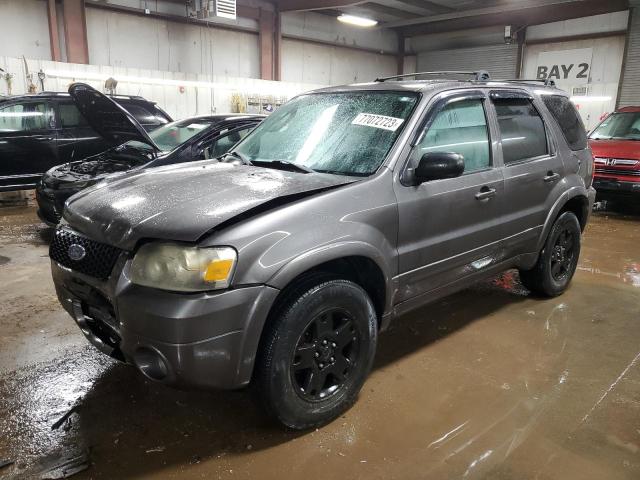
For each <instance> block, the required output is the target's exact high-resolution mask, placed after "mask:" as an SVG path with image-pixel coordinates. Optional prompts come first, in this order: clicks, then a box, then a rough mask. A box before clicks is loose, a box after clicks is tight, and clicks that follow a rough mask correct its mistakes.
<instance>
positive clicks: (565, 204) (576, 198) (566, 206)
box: [537, 187, 589, 251]
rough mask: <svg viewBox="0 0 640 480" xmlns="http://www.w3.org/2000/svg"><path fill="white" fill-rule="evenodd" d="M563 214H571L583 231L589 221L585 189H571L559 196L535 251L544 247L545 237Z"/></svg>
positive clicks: (587, 196) (548, 216)
mask: <svg viewBox="0 0 640 480" xmlns="http://www.w3.org/2000/svg"><path fill="white" fill-rule="evenodd" d="M564 212H572V213H574V214H575V216H576V217H577V218H578V222H579V223H580V229H581V230H582V231H584V229H585V227H586V226H587V220H588V219H589V195H588V192H587V190H586V189H585V188H582V187H573V188H570V189H569V190H567V191H566V192H564V193H563V194H562V196H560V198H559V199H558V200H556V203H555V204H554V205H553V207H552V208H551V210H550V211H549V213H548V215H547V218H546V220H545V223H544V228H543V229H542V234H541V235H540V238H539V239H538V245H537V250H538V251H540V250H541V249H542V247H543V245H544V242H545V240H546V239H547V235H549V232H550V231H551V227H552V226H553V224H554V222H555V221H556V219H557V218H558V217H559V216H560V215H561V214H562V213H564Z"/></svg>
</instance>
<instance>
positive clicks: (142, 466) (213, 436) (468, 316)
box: [0, 208, 640, 480]
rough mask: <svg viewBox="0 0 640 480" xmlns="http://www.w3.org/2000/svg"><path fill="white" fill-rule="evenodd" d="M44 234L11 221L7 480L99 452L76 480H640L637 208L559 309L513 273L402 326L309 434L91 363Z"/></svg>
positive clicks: (6, 264) (4, 224) (2, 447)
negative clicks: (353, 395) (52, 272)
mask: <svg viewBox="0 0 640 480" xmlns="http://www.w3.org/2000/svg"><path fill="white" fill-rule="evenodd" d="M48 235H50V233H48V231H47V230H46V229H45V228H44V227H43V226H42V225H41V224H39V223H38V221H37V219H36V216H35V212H34V210H33V209H29V208H14V209H1V210H0V285H2V290H1V294H0V295H1V297H0V300H1V302H2V303H1V304H0V305H1V307H0V329H1V331H2V335H1V337H0V463H1V461H2V460H3V459H8V460H13V461H15V463H14V464H13V465H10V466H8V467H5V468H2V469H0V476H2V474H4V475H6V476H7V477H8V478H32V477H34V476H36V478H40V476H41V475H40V473H39V472H42V471H44V470H47V469H50V468H51V467H55V466H57V465H58V464H59V463H60V462H61V461H64V460H67V459H69V458H72V457H77V456H81V457H82V455H88V459H89V460H88V461H89V464H90V466H89V468H88V469H87V470H86V471H84V472H82V473H79V474H78V475H77V477H75V478H109V479H111V478H214V479H215V478H223V479H226V478H260V479H280V478H302V477H304V478H307V479H313V478H321V477H322V478H330V479H331V478H367V479H375V478H380V479H393V478H398V479H413V478H416V479H417V478H420V479H431V478H433V479H442V478H463V477H464V478H490V479H513V480H516V479H517V480H523V479H563V480H566V479H574V478H575V479H581V480H584V479H598V480H602V479H624V478H629V479H638V478H640V353H639V352H640V343H639V342H638V339H639V338H640V321H639V320H640V215H638V214H635V215H633V214H616V213H609V212H599V213H596V214H594V216H593V218H592V221H591V224H590V225H589V227H588V229H587V232H586V234H585V237H584V245H583V251H582V255H581V261H580V266H579V271H578V273H577V274H576V277H575V278H574V281H573V284H572V287H571V288H570V290H569V291H568V292H567V293H566V294H565V295H563V296H562V297H560V298H555V299H552V300H540V299H536V298H531V297H529V296H528V293H527V291H526V290H524V289H523V288H522V287H521V286H520V285H519V284H518V283H517V275H516V274H515V273H513V272H507V273H506V274H504V275H502V276H500V277H498V278H496V279H494V280H492V281H490V282H485V283H483V284H480V285H478V286H477V287H474V288H472V289H469V290H466V291H464V292H461V293H459V294H457V295H454V296H452V297H450V298H447V299H445V300H443V301H441V302H438V303H436V304H434V305H431V306H428V307H426V308H423V309H421V310H419V311H417V312H414V313H413V314H410V315H408V316H406V317H404V318H402V319H400V320H399V321H398V322H397V323H396V324H394V326H393V327H392V329H391V330H390V331H389V332H387V333H385V334H383V335H382V336H381V338H380V343H379V351H378V355H377V360H376V365H375V369H374V371H373V373H372V375H371V377H370V378H369V380H368V381H367V383H366V384H365V386H364V389H363V391H362V393H361V395H360V399H359V401H358V402H357V404H356V405H355V406H354V407H353V408H352V409H351V410H350V411H348V412H347V413H346V414H345V415H344V416H343V417H342V418H340V419H338V420H336V421H335V422H333V423H332V424H330V425H328V426H326V427H324V428H321V429H319V430H316V431H312V432H308V433H292V432H285V431H283V430H281V429H279V428H278V427H277V426H274V425H273V424H271V423H270V422H269V421H268V420H267V419H265V417H264V416H263V415H262V413H261V411H260V410H259V408H257V407H256V406H255V405H254V404H253V403H252V401H251V397H250V396H249V395H248V394H247V393H246V392H213V393H202V392H181V391H176V390H171V389H168V388H165V387H162V386H160V385H156V384H153V383H151V382H149V381H147V380H145V379H144V378H143V377H142V376H141V375H139V374H138V373H137V372H136V371H135V370H134V369H132V368H130V367H127V366H124V365H119V364H116V362H114V361H112V360H110V359H108V358H106V357H104V356H103V355H101V354H100V353H98V352H97V351H95V350H94V349H93V347H91V346H90V345H88V344H87V342H86V341H85V340H84V338H83V337H82V336H81V335H80V333H79V331H78V330H77V328H76V327H75V325H74V324H73V322H72V320H71V319H70V318H68V317H67V315H66V314H65V313H63V311H62V309H61V307H60V306H59V305H58V303H57V301H56V299H55V296H54V292H53V286H52V283H51V280H50V276H49V262H48V259H47V244H46V242H47V237H48ZM74 406H76V407H77V408H76V411H75V412H74V413H73V414H72V415H70V416H69V419H68V420H67V421H64V422H62V424H61V425H60V426H59V428H57V429H52V425H54V424H55V423H56V421H57V420H58V419H60V418H61V417H62V416H63V415H64V414H65V413H66V412H68V411H69V410H70V409H71V408H72V407H74ZM82 460H83V459H82V458H81V461H82ZM72 463H73V462H72ZM60 473H61V471H57V474H60ZM55 475H56V472H55V471H54V472H53V473H49V474H48V475H45V477H46V476H52V477H55Z"/></svg>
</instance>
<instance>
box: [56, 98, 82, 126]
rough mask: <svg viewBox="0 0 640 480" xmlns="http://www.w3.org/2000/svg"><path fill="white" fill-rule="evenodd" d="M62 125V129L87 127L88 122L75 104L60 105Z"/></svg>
mask: <svg viewBox="0 0 640 480" xmlns="http://www.w3.org/2000/svg"><path fill="white" fill-rule="evenodd" d="M59 108H60V124H61V126H62V128H70V127H86V126H88V123H87V121H86V120H85V118H84V117H83V116H82V114H81V113H80V110H78V107H76V106H75V104H73V103H61V104H60V107H59Z"/></svg>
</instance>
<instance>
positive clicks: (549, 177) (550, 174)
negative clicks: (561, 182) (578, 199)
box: [544, 170, 560, 183]
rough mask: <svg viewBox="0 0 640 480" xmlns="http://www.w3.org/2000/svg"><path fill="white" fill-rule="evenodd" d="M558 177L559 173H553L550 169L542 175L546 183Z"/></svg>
mask: <svg viewBox="0 0 640 480" xmlns="http://www.w3.org/2000/svg"><path fill="white" fill-rule="evenodd" d="M559 178H560V174H559V173H554V172H552V171H551V170H549V171H548V172H547V175H546V176H545V177H544V181H545V182H546V183H549V182H555V181H556V180H558V179H559Z"/></svg>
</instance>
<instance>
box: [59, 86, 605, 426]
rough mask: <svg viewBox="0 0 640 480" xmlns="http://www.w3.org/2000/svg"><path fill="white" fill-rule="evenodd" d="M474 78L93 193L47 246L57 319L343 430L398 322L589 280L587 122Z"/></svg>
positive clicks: (365, 92) (317, 98)
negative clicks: (436, 309) (583, 245)
mask: <svg viewBox="0 0 640 480" xmlns="http://www.w3.org/2000/svg"><path fill="white" fill-rule="evenodd" d="M475 78H477V79H475ZM475 78H474V77H472V79H471V80H469V81H466V80H452V79H446V78H445V79H434V80H424V81H419V80H411V81H408V80H405V79H403V78H401V77H393V78H389V79H380V80H378V81H375V82H372V83H366V84H358V85H350V86H342V87H333V88H327V89H322V90H318V91H314V92H311V93H307V94H303V95H300V96H298V97H296V98H294V99H293V100H291V101H289V102H288V103H287V104H285V105H284V106H282V107H281V108H280V109H278V110H277V111H276V112H275V113H273V114H272V115H271V116H270V117H268V118H267V119H266V120H264V121H263V122H262V123H261V124H260V125H259V126H258V127H257V128H256V129H255V130H253V131H252V132H251V133H250V134H249V135H247V136H246V137H245V138H244V139H243V140H242V141H241V142H240V143H239V144H237V145H236V146H235V147H233V148H232V149H231V150H230V151H229V152H227V153H226V154H225V155H223V156H221V157H220V158H219V159H214V160H206V161H199V162H194V163H190V164H188V165H183V166H175V165H172V166H166V167H158V168H153V169H149V170H143V171H137V172H132V173H129V174H127V175H126V176H124V177H120V178H107V179H105V180H103V181H102V182H100V183H98V184H96V185H94V186H92V187H90V188H88V189H86V190H83V191H82V192H80V193H78V194H76V195H74V196H73V197H71V198H70V199H69V200H68V201H67V203H66V207H65V210H64V214H63V220H62V222H61V225H60V226H59V227H58V229H57V230H56V232H55V235H54V239H53V241H52V244H51V247H50V256H51V260H52V273H53V279H54V283H55V287H56V291H57V295H58V297H59V299H60V302H61V304H62V305H63V306H64V308H65V309H66V310H67V311H68V312H69V314H70V315H71V316H72V317H73V318H74V319H75V321H76V322H77V324H78V325H79V327H80V329H81V330H82V332H83V333H84V334H85V335H86V337H87V338H88V340H89V341H90V342H91V343H93V344H94V345H95V346H96V347H97V348H98V349H100V350H101V351H102V352H104V353H106V354H108V355H111V356H112V357H115V358H117V359H120V360H123V361H125V362H127V363H130V364H132V365H134V366H135V367H136V368H137V369H138V370H139V371H141V372H142V373H143V374H144V375H145V376H147V377H148V378H150V379H153V380H155V381H158V382H163V383H165V384H167V385H174V386H180V387H198V388H226V389H231V388H238V387H242V386H245V385H248V384H250V383H251V384H252V385H253V386H254V387H256V388H255V390H256V391H257V392H258V393H259V395H260V398H261V402H262V404H263V405H264V406H265V408H266V410H267V411H268V412H269V413H271V414H272V415H273V416H274V417H275V418H277V419H278V420H279V421H280V422H282V423H283V424H284V425H286V426H288V427H291V428H298V429H303V428H309V427H312V426H315V425H319V424H322V423H324V422H327V421H329V420H331V419H333V418H335V417H336V416H338V415H339V414H340V413H341V412H343V411H344V410H345V409H346V408H347V407H348V406H349V405H351V404H352V403H353V402H354V401H355V399H356V396H357V394H358V392H359V390H360V388H361V387H362V385H363V383H364V381H365V378H366V376H367V374H368V372H369V370H370V368H371V365H372V362H373V358H374V354H375V351H376V343H377V341H378V332H379V331H380V330H383V329H384V328H386V327H387V326H388V325H389V323H390V322H391V321H392V320H393V319H394V318H396V317H398V316H400V315H402V314H404V313H406V312H408V311H410V310H413V309H415V308H418V307H420V306H422V305H424V304H425V303H427V302H430V301H433V300H435V299H437V298H440V297H442V296H444V295H447V294H450V293H452V292H454V291H456V290H460V289H462V288H464V287H466V286H468V285H469V284H471V283H472V282H476V281H477V280H479V279H482V278H484V277H487V276H489V275H493V274H495V273H497V272H500V271H503V270H505V269H510V268H517V269H519V270H520V273H521V278H522V281H523V283H524V284H525V285H526V286H527V287H528V288H529V289H531V290H532V291H533V292H535V293H536V294H539V295H542V296H555V295H559V294H561V293H562V292H563V291H564V290H565V289H566V288H567V287H568V285H569V282H570V281H571V278H572V276H573V274H574V272H575V269H576V264H577V262H578V255H579V253H580V238H581V231H582V230H583V229H584V227H585V225H586V223H587V220H588V217H589V213H590V211H591V207H592V205H593V201H594V198H595V191H594V190H593V188H592V187H591V178H592V168H593V158H592V156H591V151H590V150H589V146H588V144H587V139H586V134H585V130H584V127H583V125H582V122H581V120H580V117H579V116H578V114H577V112H576V110H575V109H574V107H573V106H572V104H571V103H570V102H569V99H568V97H567V95H566V94H565V93H564V92H562V91H560V90H557V89H555V88H553V87H551V86H546V85H543V84H540V85H537V84H533V83H526V82H517V81H502V82H501V81H495V82H494V81H490V80H488V79H486V77H485V76H482V75H481V76H478V77H475Z"/></svg>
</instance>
